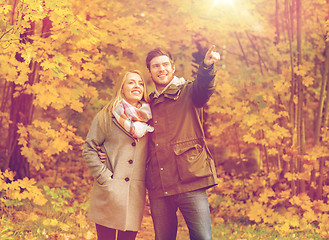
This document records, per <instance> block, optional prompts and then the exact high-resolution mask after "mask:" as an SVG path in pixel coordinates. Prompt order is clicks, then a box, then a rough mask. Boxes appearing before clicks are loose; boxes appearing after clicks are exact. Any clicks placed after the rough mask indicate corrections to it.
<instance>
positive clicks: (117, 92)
mask: <svg viewBox="0 0 329 240" xmlns="http://www.w3.org/2000/svg"><path fill="white" fill-rule="evenodd" d="M129 73H136V74H138V75H139V76H140V77H141V79H142V81H143V83H144V93H143V97H142V99H141V101H144V102H147V103H148V102H149V96H148V94H147V89H146V83H145V80H144V78H143V75H142V73H141V72H140V71H138V70H132V71H127V72H126V73H125V74H124V75H123V77H122V79H121V81H118V82H117V83H116V86H115V88H114V94H113V96H112V98H111V100H110V102H109V103H108V104H107V105H106V106H105V107H103V108H102V110H100V113H99V118H98V123H99V126H100V128H101V130H102V131H104V132H105V133H106V132H107V126H108V123H110V124H111V122H112V109H114V108H115V107H116V106H117V105H118V104H119V103H120V102H121V101H122V99H123V95H122V88H123V85H124V83H125V81H126V80H127V77H128V74H129Z"/></svg>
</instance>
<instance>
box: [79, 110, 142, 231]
mask: <svg viewBox="0 0 329 240" xmlns="http://www.w3.org/2000/svg"><path fill="white" fill-rule="evenodd" d="M98 116H99V114H97V115H96V117H95V118H94V120H93V122H92V124H91V127H90V129H89V132H88V135H87V138H86V141H85V144H84V149H83V153H82V154H83V157H84V159H85V161H86V163H87V166H88V167H89V170H90V173H91V175H92V176H93V177H94V179H95V181H94V185H93V189H92V194H91V201H90V207H89V213H88V216H89V218H90V219H91V220H92V221H93V222H95V223H97V224H99V225H102V226H106V227H109V228H113V229H119V230H122V231H127V230H129V231H138V230H139V229H140V226H141V222H142V217H143V212H144V205H145V162H146V156H147V136H144V137H143V138H141V139H140V140H139V141H136V139H134V138H133V137H132V136H131V135H130V134H129V133H128V132H126V131H125V130H124V129H123V128H122V127H121V126H120V125H119V123H118V122H117V121H116V119H115V118H113V121H112V124H111V125H110V126H109V132H108V134H104V132H103V131H101V129H100V127H99V124H98ZM97 146H101V147H102V149H103V151H105V152H106V154H107V157H108V159H107V160H106V161H105V162H104V163H102V162H101V160H100V158H99V157H98V154H97V150H96V147H97Z"/></svg>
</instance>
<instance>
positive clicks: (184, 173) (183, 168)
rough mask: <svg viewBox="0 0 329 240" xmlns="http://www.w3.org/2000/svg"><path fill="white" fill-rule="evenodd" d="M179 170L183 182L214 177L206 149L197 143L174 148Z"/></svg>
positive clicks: (178, 145) (187, 143) (177, 145)
mask: <svg viewBox="0 0 329 240" xmlns="http://www.w3.org/2000/svg"><path fill="white" fill-rule="evenodd" d="M174 152H175V158H176V164H177V170H178V174H179V178H180V180H181V181H182V182H184V183H186V182H190V181H194V180H197V179H198V178H201V177H207V176H211V175H212V171H211V168H210V166H209V161H208V155H207V151H206V149H205V147H202V146H201V145H200V144H199V143H196V142H195V141H191V142H186V143H180V144H176V145H175V146H174Z"/></svg>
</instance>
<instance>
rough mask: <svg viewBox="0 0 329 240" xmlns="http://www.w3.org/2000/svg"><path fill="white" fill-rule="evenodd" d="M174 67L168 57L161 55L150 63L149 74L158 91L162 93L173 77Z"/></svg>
mask: <svg viewBox="0 0 329 240" xmlns="http://www.w3.org/2000/svg"><path fill="white" fill-rule="evenodd" d="M174 72H175V67H174V66H173V65H172V64H171V62H170V59H169V57H167V56H165V55H162V56H158V57H155V58H153V59H152V60H151V62H150V74H151V77H152V80H153V82H154V84H155V86H156V88H157V90H158V91H162V90H163V89H164V88H165V87H166V86H167V85H168V83H170V82H171V80H172V79H173V77H174Z"/></svg>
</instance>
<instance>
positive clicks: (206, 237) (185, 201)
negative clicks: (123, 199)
mask: <svg viewBox="0 0 329 240" xmlns="http://www.w3.org/2000/svg"><path fill="white" fill-rule="evenodd" d="M214 48H215V46H212V47H211V48H210V49H209V50H208V52H207V53H206V56H205V58H204V61H203V62H202V63H201V64H200V67H199V70H198V74H197V78H196V80H195V81H186V80H185V79H183V78H178V77H176V76H174V73H175V65H174V62H173V58H172V56H171V54H170V53H169V52H167V51H165V50H162V49H154V50H152V51H150V52H149V53H148V55H147V57H146V66H147V68H148V70H149V72H150V75H151V78H152V80H153V82H154V84H155V87H156V90H155V92H154V93H152V94H151V95H150V98H151V103H150V104H151V109H152V115H153V118H152V120H151V123H150V124H151V125H152V126H154V132H152V133H150V137H149V148H148V149H149V157H148V161H147V169H146V185H147V188H148V193H149V199H150V205H151V214H152V219H153V224H154V230H155V239H156V240H174V239H176V235H177V215H176V212H177V210H178V209H179V210H180V211H181V213H182V215H183V216H184V219H185V222H186V224H187V226H188V229H189V233H190V238H191V239H192V240H210V239H212V234H211V222H210V211H209V203H208V198H207V194H206V189H207V188H209V187H211V186H214V185H216V184H217V177H216V170H215V165H214V161H213V159H212V158H211V155H210V153H209V150H208V148H207V146H206V143H205V134H204V130H203V127H202V126H203V106H204V105H205V104H206V103H207V101H208V99H209V98H210V96H211V94H212V93H213V91H214V78H215V70H214V63H215V62H217V61H218V60H219V54H218V53H217V52H214V51H213V50H214Z"/></svg>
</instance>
